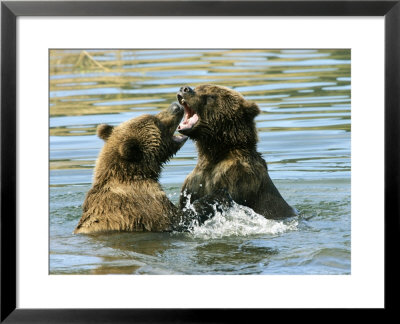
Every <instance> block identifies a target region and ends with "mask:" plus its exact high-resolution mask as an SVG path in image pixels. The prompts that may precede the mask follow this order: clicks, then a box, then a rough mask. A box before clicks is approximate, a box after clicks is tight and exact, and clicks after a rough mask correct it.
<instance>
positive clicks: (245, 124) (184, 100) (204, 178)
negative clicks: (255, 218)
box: [177, 84, 297, 219]
mask: <svg viewBox="0 0 400 324" xmlns="http://www.w3.org/2000/svg"><path fill="white" fill-rule="evenodd" d="M177 99H178V101H179V103H180V104H181V105H183V106H184V109H185V116H184V119H183V121H182V122H181V124H180V125H179V127H178V131H179V132H180V133H181V134H184V135H187V136H188V137H189V138H191V139H193V140H194V141H195V143H196V146H197V150H198V162H197V165H196V167H195V168H194V170H193V171H192V172H191V173H190V174H189V175H188V176H187V178H186V179H185V182H184V184H183V186H182V192H181V196H180V206H181V208H184V207H185V206H186V205H187V203H188V202H190V203H192V202H193V201H194V200H196V199H199V198H201V197H203V196H204V195H208V194H211V193H212V192H213V191H214V190H216V189H226V190H227V191H228V192H229V194H230V195H231V196H232V198H233V200H234V201H236V202H237V203H238V204H241V205H244V206H248V207H250V208H252V209H253V210H254V211H255V212H256V213H258V214H261V215H264V216H265V217H266V218H270V219H279V218H284V217H290V216H295V215H296V214H297V213H296V211H295V210H294V209H293V208H292V207H291V206H289V205H288V204H287V203H286V201H285V200H284V199H283V198H282V196H281V194H280V193H279V191H278V189H277V188H276V187H275V185H274V183H273V182H272V180H271V178H270V177H269V175H268V169H267V164H266V162H265V160H264V159H263V158H262V156H261V154H260V153H258V152H257V141H258V136H257V129H256V125H255V122H254V118H255V117H256V116H257V115H258V114H259V113H260V109H259V108H258V106H257V105H256V104H255V103H252V102H249V101H247V100H245V99H244V98H243V96H242V95H241V94H240V93H238V92H236V91H234V90H232V89H229V88H227V87H223V86H218V85H209V84H204V85H200V86H197V87H196V88H195V89H192V88H190V87H189V86H183V87H181V88H180V91H179V92H178V93H177Z"/></svg>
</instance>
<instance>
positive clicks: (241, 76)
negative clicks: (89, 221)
mask: <svg viewBox="0 0 400 324" xmlns="http://www.w3.org/2000/svg"><path fill="white" fill-rule="evenodd" d="M49 54H50V57H49V65H50V69H49V71H50V73H49V78H50V80H49V85H50V94H49V102H50V107H49V115H50V116H49V118H50V130H49V136H50V147H49V151H50V184H49V185H50V215H49V224H50V229H49V235H50V245H49V264H50V267H49V273H50V274H168V275H171V274H208V275H212V274H340V275H343V274H350V273H351V262H350V261H351V215H350V206H351V205H350V203H351V196H350V175H351V148H350V147H351V145H350V143H351V142H350V138H351V95H350V93H351V89H350V83H351V82H350V81H351V76H350V68H351V61H350V60H351V59H350V50H343V49H333V50H330V49H322V50H318V49H283V50H277V49H274V50H265V49H264V50H261V49H253V50H243V49H240V50H230V49H229V50H228V49H224V50H221V49H210V50H198V49H191V50H182V49H177V50H158V49H156V50H155V49H151V50H144V49H142V50H51V51H50V52H49ZM201 83H214V84H219V85H225V86H228V87H230V88H233V89H235V90H237V91H239V92H241V93H242V94H243V95H244V96H245V98H246V99H248V100H252V101H254V102H256V103H257V104H258V105H259V107H260V109H261V111H262V112H261V114H260V115H259V116H257V118H256V123H257V128H258V132H259V143H258V151H259V152H261V153H262V155H263V157H264V158H265V160H266V161H267V163H268V167H269V173H270V176H271V178H272V179H273V181H274V183H275V185H276V186H277V188H278V189H279V191H280V192H281V194H282V196H283V197H284V198H285V200H286V201H287V202H288V203H289V204H290V205H292V206H293V207H295V208H296V209H297V210H299V211H300V215H299V216H298V217H295V218H291V219H287V220H284V221H273V220H266V219H264V218H263V217H261V216H260V215H257V214H255V213H254V212H253V211H252V210H251V209H248V208H245V207H243V206H239V205H236V206H234V207H233V208H231V209H230V210H229V211H227V212H225V213H224V214H219V215H217V217H215V218H214V219H213V220H211V221H209V222H207V223H205V224H203V225H202V226H199V227H196V228H194V229H193V231H192V232H191V233H113V234H96V235H90V236H89V235H73V234H72V231H73V229H74V227H75V226H76V224H77V222H78V221H79V219H80V217H81V205H82V203H83V201H84V198H85V194H86V192H87V191H88V190H89V188H90V186H91V182H92V176H93V167H94V164H95V161H96V158H97V155H98V153H99V150H100V149H101V147H102V140H100V139H99V138H97V137H96V135H95V129H96V126H97V125H98V124H100V123H108V124H111V125H117V124H119V123H121V122H123V121H125V120H127V119H130V118H133V117H136V116H139V115H141V114H156V113H157V112H159V111H160V110H162V109H165V108H166V107H167V106H168V105H169V104H170V103H171V102H172V101H175V100H176V99H175V94H176V92H177V91H178V89H179V88H180V87H181V86H182V85H184V84H189V85H191V86H194V87H195V86H196V85H198V84H201ZM196 160H197V152H196V148H195V146H194V143H193V142H192V141H190V140H189V141H187V142H186V144H185V145H184V146H183V148H182V149H181V150H180V151H178V153H177V155H176V156H175V157H174V158H172V159H171V161H170V162H169V163H168V164H167V165H165V167H164V169H163V172H162V174H161V178H160V182H161V184H162V186H163V188H164V190H165V191H166V192H167V195H168V196H169V197H170V199H171V200H172V201H173V202H174V203H177V201H178V197H179V193H180V188H181V186H182V183H183V181H184V179H185V177H186V175H187V174H188V173H189V172H190V171H191V170H192V169H193V168H194V166H195V165H196Z"/></svg>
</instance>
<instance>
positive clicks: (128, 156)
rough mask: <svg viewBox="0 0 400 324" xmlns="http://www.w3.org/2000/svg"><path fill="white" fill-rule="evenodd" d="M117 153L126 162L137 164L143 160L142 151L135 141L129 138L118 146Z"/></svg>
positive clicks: (138, 143)
mask: <svg viewBox="0 0 400 324" xmlns="http://www.w3.org/2000/svg"><path fill="white" fill-rule="evenodd" d="M119 153H120V154H121V156H122V157H123V158H124V159H125V160H128V161H132V162H139V161H140V160H142V159H143V150H142V147H141V145H140V142H139V141H138V140H137V139H134V138H131V139H129V140H126V141H124V142H123V143H121V145H120V146H119Z"/></svg>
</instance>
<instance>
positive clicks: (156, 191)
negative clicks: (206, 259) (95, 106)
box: [74, 103, 233, 233]
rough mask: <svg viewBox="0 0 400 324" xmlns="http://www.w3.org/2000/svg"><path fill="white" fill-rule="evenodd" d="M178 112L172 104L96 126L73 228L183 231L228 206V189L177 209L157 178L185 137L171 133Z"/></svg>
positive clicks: (88, 230)
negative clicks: (87, 182)
mask: <svg viewBox="0 0 400 324" xmlns="http://www.w3.org/2000/svg"><path fill="white" fill-rule="evenodd" d="M183 114H184V110H183V107H182V106H180V105H178V104H176V103H173V104H171V105H170V107H169V108H168V109H167V110H165V111H162V112H160V113H158V114H157V115H143V116H140V117H137V118H133V119H131V120H128V121H126V122H124V123H122V124H120V125H118V126H116V127H113V126H110V125H106V124H101V125H99V126H98V127H97V135H98V136H99V137H100V138H101V139H103V140H104V141H105V144H104V146H103V148H102V150H101V152H100V154H99V157H98V159H97V162H96V167H95V170H94V179H93V180H94V181H93V185H92V188H91V189H90V190H89V191H88V193H87V194H86V198H85V201H84V203H83V206H82V209H83V214H82V217H81V219H80V221H79V223H78V225H77V226H76V228H75V230H74V233H93V232H107V231H132V232H136V231H153V232H164V231H172V230H174V231H187V230H188V229H189V228H190V226H193V225H195V224H200V223H203V222H204V221H205V220H207V219H208V218H209V217H211V216H212V215H213V214H214V212H215V211H216V210H217V211H220V210H221V209H223V208H225V207H227V208H229V207H230V206H231V205H232V202H233V201H232V198H231V197H230V196H229V194H228V193H227V192H226V191H222V190H219V191H215V192H213V194H212V195H207V196H205V197H203V198H202V199H199V200H198V201H196V202H194V204H193V205H192V206H191V208H189V209H187V210H186V211H185V212H182V211H180V210H179V209H178V208H177V207H176V206H175V205H174V204H173V203H172V202H171V201H170V200H169V199H168V197H167V195H166V194H165V192H164V191H163V190H162V188H161V185H160V183H159V182H158V179H159V176H160V173H161V168H162V165H163V164H164V163H165V162H167V161H168V160H169V159H170V158H171V157H172V156H173V155H174V154H175V153H176V152H177V151H178V150H179V149H180V148H181V147H182V145H183V144H184V143H185V141H186V140H187V137H186V136H184V135H177V136H175V135H174V133H175V131H176V129H177V126H178V124H179V122H180V121H181V119H182V116H183ZM216 206H217V208H216V209H215V208H213V207H216Z"/></svg>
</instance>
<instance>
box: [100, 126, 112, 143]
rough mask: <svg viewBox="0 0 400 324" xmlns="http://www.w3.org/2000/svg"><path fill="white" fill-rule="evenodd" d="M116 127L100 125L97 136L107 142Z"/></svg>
mask: <svg viewBox="0 0 400 324" xmlns="http://www.w3.org/2000/svg"><path fill="white" fill-rule="evenodd" d="M113 129H114V126H110V125H107V124H100V125H98V126H97V136H98V137H100V138H101V139H102V140H104V141H106V140H107V139H108V138H109V137H110V135H111V132H112V130H113Z"/></svg>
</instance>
